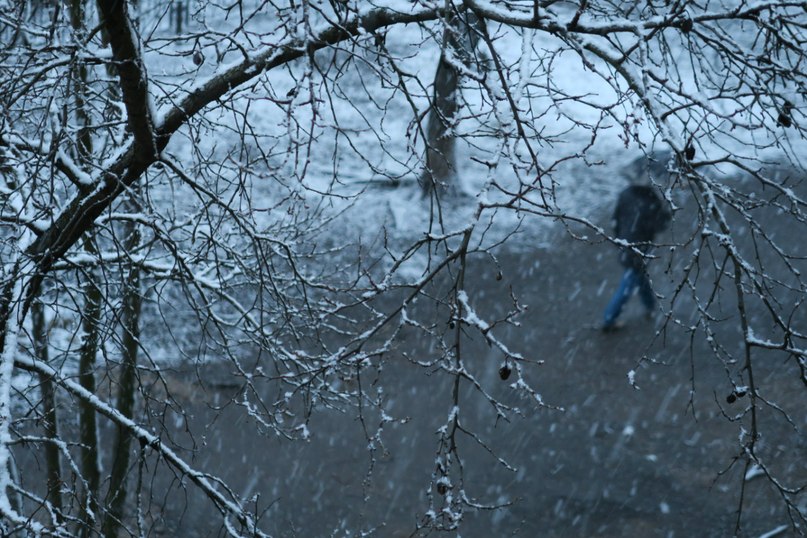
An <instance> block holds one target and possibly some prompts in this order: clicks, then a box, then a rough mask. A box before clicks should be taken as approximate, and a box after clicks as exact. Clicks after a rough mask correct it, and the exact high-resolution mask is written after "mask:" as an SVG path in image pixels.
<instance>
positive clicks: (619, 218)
mask: <svg viewBox="0 0 807 538" xmlns="http://www.w3.org/2000/svg"><path fill="white" fill-rule="evenodd" d="M643 159H644V158H643ZM645 161H646V159H645ZM640 178H641V183H636V184H633V185H630V186H629V187H627V188H626V189H625V190H623V191H622V192H621V193H620V194H619V198H618V199H617V203H616V208H615V209H614V216H613V221H614V237H615V238H617V239H621V240H623V241H624V243H625V244H623V245H622V246H620V253H619V262H620V263H621V264H622V267H623V268H624V269H625V271H624V273H623V274H622V280H621V281H620V283H619V287H618V288H617V290H616V292H615V293H614V295H613V297H611V301H610V302H609V303H608V306H607V307H606V308H605V313H604V316H603V317H604V319H603V324H602V330H603V331H606V332H609V331H613V330H615V329H617V328H618V327H619V326H620V324H619V323H618V321H617V320H618V318H619V315H620V314H621V313H622V308H623V307H624V306H625V304H626V303H627V302H628V300H629V299H630V298H631V296H632V295H633V293H634V292H635V291H636V290H637V289H638V291H639V298H640V299H641V301H642V304H643V305H644V307H645V309H646V311H647V314H648V316H652V314H653V311H654V310H655V307H656V296H655V294H654V293H653V288H652V287H651V285H650V279H649V277H648V275H647V265H646V261H645V257H644V255H645V254H647V253H648V252H649V251H650V249H651V248H652V247H653V240H654V239H655V237H656V235H657V234H658V233H660V232H662V231H664V230H665V229H666V228H667V225H668V223H669V222H670V212H669V211H668V210H667V206H666V204H665V203H664V202H663V201H662V199H661V198H660V197H659V195H658V193H657V192H656V189H655V187H654V186H653V185H652V183H651V182H650V181H649V179H650V177H649V175H647V174H644V173H643V174H640Z"/></svg>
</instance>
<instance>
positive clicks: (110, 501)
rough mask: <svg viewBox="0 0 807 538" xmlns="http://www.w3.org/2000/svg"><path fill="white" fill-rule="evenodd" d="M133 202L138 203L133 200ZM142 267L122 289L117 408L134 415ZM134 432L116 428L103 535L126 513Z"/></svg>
mask: <svg viewBox="0 0 807 538" xmlns="http://www.w3.org/2000/svg"><path fill="white" fill-rule="evenodd" d="M131 205H135V203H134V202H132V203H131ZM124 233H125V234H126V235H125V239H124V245H125V248H126V251H127V252H129V253H131V252H133V251H134V250H135V249H136V248H137V246H138V245H139V244H140V229H139V228H138V225H137V224H134V223H128V224H127V225H126V226H125V228H124ZM141 304H142V299H141V296H140V269H139V268H138V267H137V266H136V265H135V264H132V265H131V266H130V268H129V273H128V275H127V276H126V282H125V284H124V290H123V308H122V312H121V324H122V326H123V337H122V345H121V348H122V349H121V355H122V360H121V367H122V371H121V375H120V380H119V385H118V403H117V409H118V411H120V412H121V414H123V415H124V416H126V417H129V418H132V416H133V411H134V401H135V391H136V387H137V352H138V347H139V345H140V307H141ZM131 443H132V434H131V431H130V430H129V429H126V428H123V427H121V426H120V425H118V426H117V427H116V429H115V444H114V446H113V450H112V471H111V476H110V479H109V491H108V493H107V498H106V504H107V513H106V517H105V518H104V526H103V531H102V534H103V535H104V536H107V537H109V538H114V537H115V536H117V533H118V530H119V529H120V526H121V521H122V520H123V517H124V515H125V512H124V510H125V504H126V495H127V488H126V478H127V476H128V471H129V460H130V451H131Z"/></svg>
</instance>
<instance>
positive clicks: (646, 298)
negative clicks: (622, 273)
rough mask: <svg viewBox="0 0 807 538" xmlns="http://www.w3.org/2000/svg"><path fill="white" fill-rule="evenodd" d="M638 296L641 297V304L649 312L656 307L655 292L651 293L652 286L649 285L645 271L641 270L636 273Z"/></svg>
mask: <svg viewBox="0 0 807 538" xmlns="http://www.w3.org/2000/svg"><path fill="white" fill-rule="evenodd" d="M638 286H639V297H640V298H641V299H642V304H643V305H644V307H645V308H646V309H647V313H648V314H650V313H652V312H653V311H654V310H655V309H656V294H655V293H653V287H652V286H651V285H650V278H649V277H648V276H647V271H641V272H640V273H639V275H638Z"/></svg>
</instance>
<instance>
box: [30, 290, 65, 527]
mask: <svg viewBox="0 0 807 538" xmlns="http://www.w3.org/2000/svg"><path fill="white" fill-rule="evenodd" d="M31 325H32V332H33V340H34V354H35V355H36V358H37V360H39V361H42V362H43V363H46V364H47V363H48V362H49V359H50V358H49V356H48V334H47V330H46V328H45V307H44V306H43V305H42V302H41V301H40V300H39V299H37V300H35V301H34V302H33V304H32V305H31ZM39 390H40V392H41V393H42V407H43V408H44V410H43V413H42V418H43V427H44V429H45V437H46V438H47V439H50V440H51V441H53V442H50V443H45V467H46V472H47V476H48V479H47V488H48V491H47V494H46V496H45V498H46V499H47V500H48V502H50V504H51V507H52V509H53V511H54V512H55V513H56V518H57V521H59V522H61V521H63V519H62V493H61V488H62V464H61V455H60V452H59V447H58V446H57V445H56V443H55V441H57V440H58V439H59V422H58V416H57V414H56V390H55V388H54V385H53V379H51V378H50V377H49V376H46V375H44V374H40V375H39Z"/></svg>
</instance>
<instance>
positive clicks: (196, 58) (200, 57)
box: [193, 49, 205, 65]
mask: <svg viewBox="0 0 807 538" xmlns="http://www.w3.org/2000/svg"><path fill="white" fill-rule="evenodd" d="M193 63H194V65H202V64H203V63H205V55H204V54H202V51H201V50H199V49H196V50H195V51H193Z"/></svg>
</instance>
